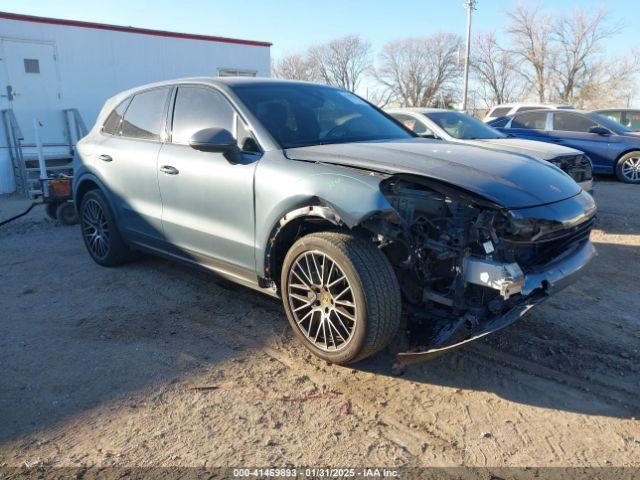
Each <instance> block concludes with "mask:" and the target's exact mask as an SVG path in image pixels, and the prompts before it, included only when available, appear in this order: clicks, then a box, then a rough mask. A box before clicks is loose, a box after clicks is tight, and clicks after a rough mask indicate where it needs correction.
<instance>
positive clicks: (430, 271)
mask: <svg viewBox="0 0 640 480" xmlns="http://www.w3.org/2000/svg"><path fill="white" fill-rule="evenodd" d="M381 190H382V192H383V194H384V195H385V197H386V198H387V199H388V200H389V202H390V203H391V205H392V206H393V208H394V211H391V212H386V213H385V214H377V215H374V216H372V217H369V218H368V219H367V220H366V221H364V222H363V223H362V224H361V226H362V227H364V228H365V229H366V230H368V231H369V232H373V233H374V235H375V239H376V241H377V242H378V243H379V246H380V248H381V249H382V250H383V251H384V253H385V254H386V255H387V258H389V260H390V261H391V263H392V264H393V266H394V269H395V271H396V273H397V277H398V281H399V283H400V287H401V290H402V294H403V297H404V304H405V305H406V306H407V309H406V318H407V322H406V331H407V336H408V341H409V345H410V348H409V351H407V352H404V353H400V354H398V357H397V359H398V361H399V362H401V363H414V362H419V361H422V360H426V359H428V358H431V357H433V356H435V355H438V354H440V353H443V352H445V351H448V350H451V349H454V348H457V347H460V346H462V345H464V344H466V343H468V342H471V341H473V340H476V339H478V338H480V337H482V336H485V335H488V334H490V333H492V332H494V331H496V330H499V329H501V328H504V327H506V326H507V325H509V324H511V323H513V322H514V321H516V320H517V319H518V318H520V317H521V316H522V315H523V314H525V313H526V312H527V311H528V310H529V309H530V308H532V307H533V306H534V305H536V304H538V303H540V302H542V301H544V300H545V299H546V298H548V297H549V295H550V294H552V293H554V292H556V291H559V290H560V289H562V288H563V287H564V286H566V285H568V284H570V283H572V282H573V281H575V279H576V276H577V275H578V274H579V273H581V271H582V269H583V267H584V266H585V265H586V264H587V263H588V262H589V261H590V260H591V259H592V258H593V256H594V255H595V249H594V248H593V246H592V244H591V243H590V242H589V233H590V231H591V228H592V227H593V223H594V221H595V212H596V208H595V204H594V203H593V200H592V199H591V197H590V196H589V195H588V194H586V193H584V192H581V193H580V194H579V195H577V196H575V197H572V198H569V199H567V200H563V201H561V202H556V203H554V204H549V205H542V206H539V207H532V208H521V209H507V208H504V207H502V206H500V205H496V204H494V203H491V202H488V201H486V200H484V199H482V198H479V197H477V196H475V195H472V194H469V193H467V192H464V191H460V190H458V189H454V188H451V187H448V186H446V185H443V184H440V183H437V182H434V181H431V180H429V179H426V178H422V177H417V176H412V175H396V176H393V177H390V178H388V179H387V180H385V181H384V182H382V184H381Z"/></svg>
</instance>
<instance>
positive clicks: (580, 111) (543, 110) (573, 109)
mask: <svg viewBox="0 0 640 480" xmlns="http://www.w3.org/2000/svg"><path fill="white" fill-rule="evenodd" d="M535 112H545V113H581V114H583V115H587V114H589V113H598V112H591V111H589V110H578V109H576V108H571V109H566V110H563V109H560V110H551V109H548V108H539V109H537V110H527V111H526V112H516V113H512V114H511V115H503V116H502V117H498V118H504V117H507V118H512V117H515V116H516V115H525V114H527V113H535ZM496 120H497V118H496Z"/></svg>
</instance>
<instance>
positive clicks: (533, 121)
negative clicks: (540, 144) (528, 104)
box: [511, 112, 547, 130]
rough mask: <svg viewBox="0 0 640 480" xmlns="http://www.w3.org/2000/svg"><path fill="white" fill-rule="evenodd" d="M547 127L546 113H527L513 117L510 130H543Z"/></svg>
mask: <svg viewBox="0 0 640 480" xmlns="http://www.w3.org/2000/svg"><path fill="white" fill-rule="evenodd" d="M546 125H547V112H527V113H521V114H519V115H516V116H515V117H513V120H512V121H511V128H526V129H529V130H544V129H545V128H546Z"/></svg>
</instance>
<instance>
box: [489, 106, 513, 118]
mask: <svg viewBox="0 0 640 480" xmlns="http://www.w3.org/2000/svg"><path fill="white" fill-rule="evenodd" d="M510 111H511V107H496V108H494V109H493V110H491V112H490V113H489V116H490V117H504V116H505V115H509V112H510Z"/></svg>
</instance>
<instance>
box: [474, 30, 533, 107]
mask: <svg viewBox="0 0 640 480" xmlns="http://www.w3.org/2000/svg"><path fill="white" fill-rule="evenodd" d="M471 68H472V71H473V73H474V76H475V78H476V80H477V81H478V83H479V84H480V89H479V90H478V93H479V94H480V96H481V97H482V99H483V100H484V102H485V104H486V105H487V107H488V106H491V105H496V104H502V103H508V102H512V101H514V100H516V99H517V98H519V97H520V96H521V95H522V93H523V85H522V77H521V76H520V74H519V73H518V65H517V61H516V56H515V54H514V53H513V52H511V51H509V50H505V49H504V48H502V47H501V46H500V45H499V44H498V41H497V39H496V36H495V34H494V33H493V32H490V33H486V34H484V35H478V36H477V39H476V43H475V53H474V55H473V56H472V57H471Z"/></svg>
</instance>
